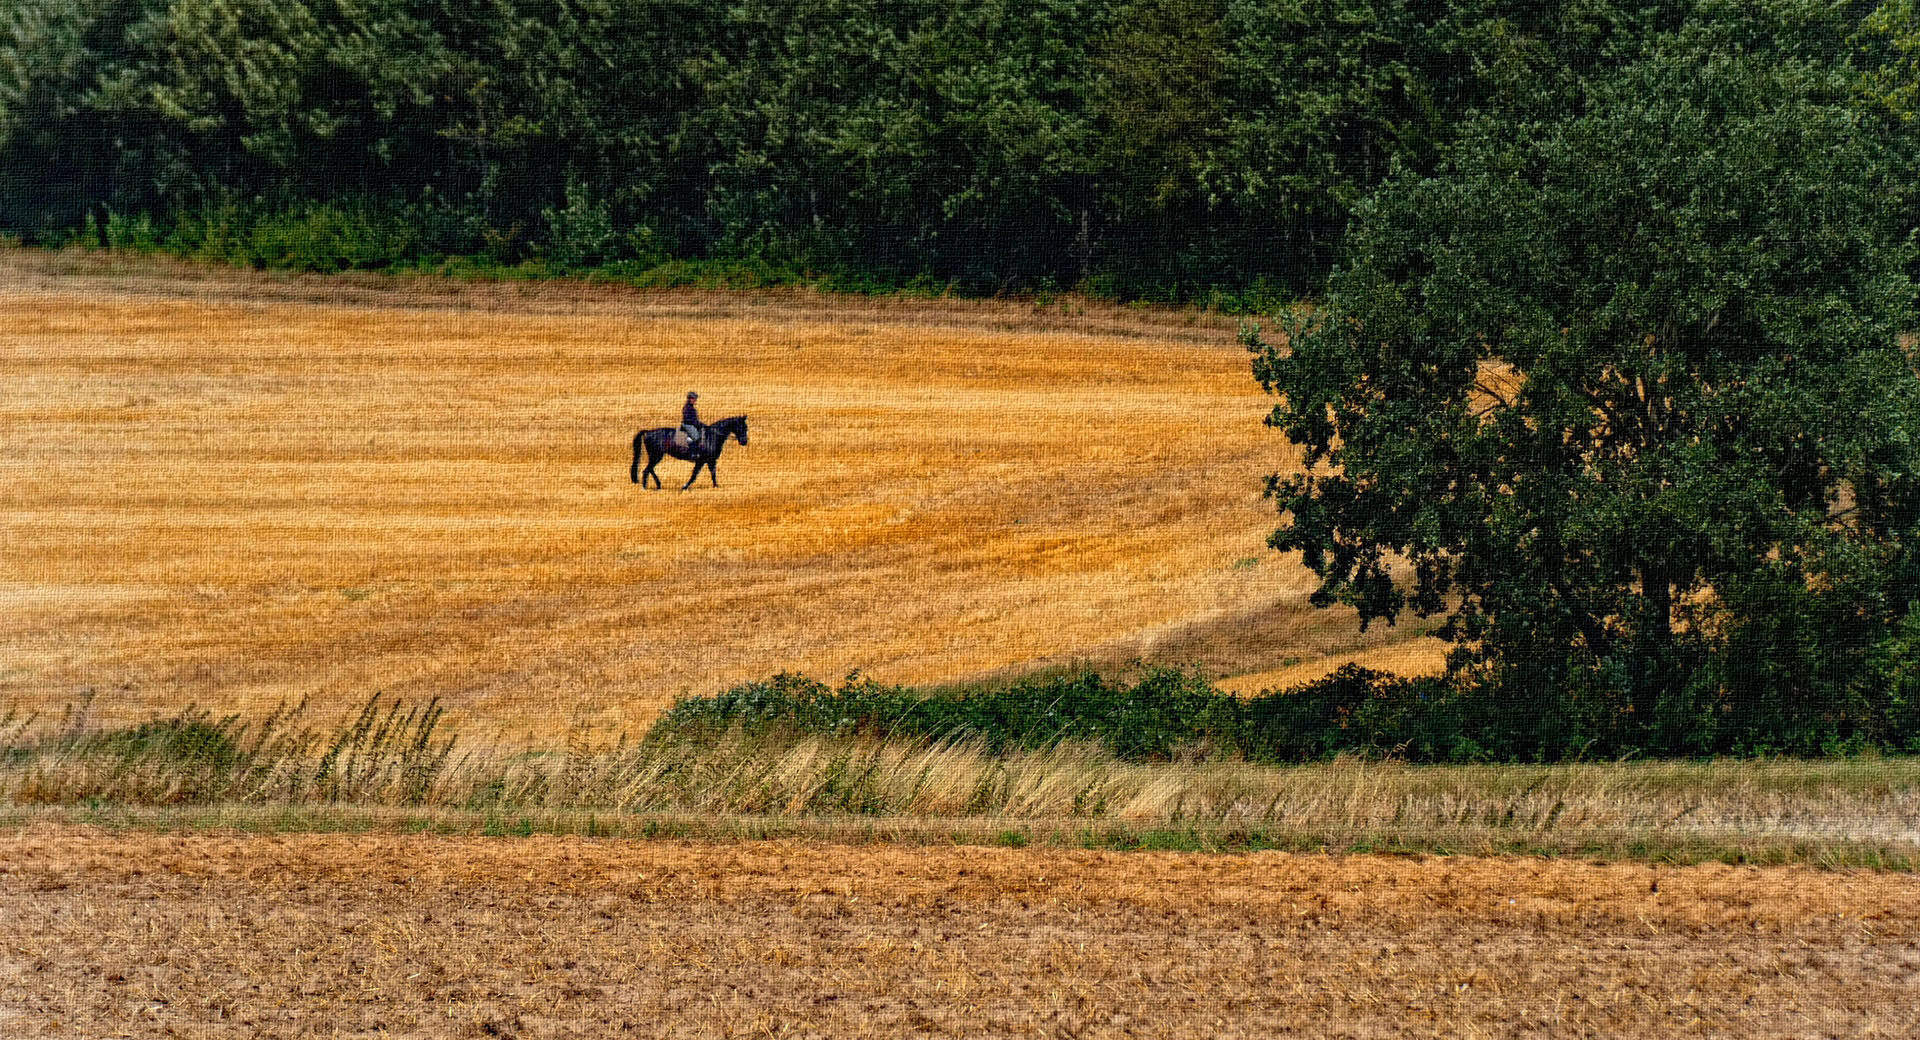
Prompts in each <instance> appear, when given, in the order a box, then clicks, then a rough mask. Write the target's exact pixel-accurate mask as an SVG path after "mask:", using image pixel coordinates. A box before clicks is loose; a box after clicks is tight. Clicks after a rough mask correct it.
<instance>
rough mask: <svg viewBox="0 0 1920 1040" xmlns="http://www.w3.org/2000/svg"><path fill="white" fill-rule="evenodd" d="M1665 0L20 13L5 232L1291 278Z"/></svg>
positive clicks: (617, 3)
mask: <svg viewBox="0 0 1920 1040" xmlns="http://www.w3.org/2000/svg"><path fill="white" fill-rule="evenodd" d="M1675 6H1677V5H1672V4H1660V3H1641V4H1633V3H1621V2H1607V0H1554V2H1551V3H1540V2H1538V0H1451V2H1446V3H1430V2H1423V0H1260V2H1253V0H1044V2H1040V3H1025V4H1017V5H1013V4H1006V3H998V2H989V3H983V4H952V3H945V2H936V0H740V2H738V3H731V4H724V5H722V4H705V3H696V2H692V0H481V2H450V0H271V2H268V0H15V2H13V3H10V4H8V5H6V6H5V10H4V12H0V232H9V233H12V234H15V235H20V236H24V237H27V238H29V239H33V240H37V241H60V240H63V238H67V237H72V236H74V235H77V234H80V233H82V232H83V231H85V230H86V229H92V230H91V232H90V233H91V234H95V235H105V234H107V233H108V232H109V231H111V235H110V236H109V237H110V238H111V239H112V240H113V241H115V242H120V243H142V242H146V243H153V244H160V245H164V246H168V247H170V248H177V249H181V250H183V251H190V252H199V253H202V254H204V255H209V256H223V257H226V258H228V259H233V260H237V261H242V262H260V263H268V264H285V265H290V266H305V267H319V268H330V267H345V266H382V265H388V264H398V263H419V262H423V261H431V260H432V259H433V258H435V257H444V256H450V255H460V256H484V257H487V258H490V259H491V260H493V261H497V262H502V263H519V262H522V261H538V262H544V263H546V264H548V265H549V266H551V267H553V268H555V269H558V270H570V269H578V268H581V267H594V266H604V265H609V264H615V265H617V264H621V263H633V262H641V263H650V262H657V261H659V260H661V259H662V258H666V257H678V258H688V259H716V258H717V259H726V258H733V259H755V260H764V261H769V262H775V263H785V264H791V265H797V266H802V267H811V268H816V269H820V270H826V271H845V272H849V273H852V274H854V275H858V276H871V277H873V278H875V279H878V280H880V281H881V282H883V283H884V282H887V281H892V282H894V283H896V284H897V283H898V282H900V281H902V280H906V279H910V278H914V277H917V276H925V277H929V278H932V279H935V280H937V281H939V282H949V281H951V282H954V283H957V284H958V285H959V287H960V288H962V289H965V290H970V291H997V290H1000V289H1035V288H1046V287H1049V286H1055V287H1061V288H1066V287H1071V286H1074V285H1080V286H1083V287H1087V288H1091V289H1094V290H1096V291H1100V292H1107V293H1118V294H1121V295H1127V296H1137V297H1151V298H1167V299H1170V298H1181V297H1184V298H1194V297H1199V296H1204V295H1206V294H1207V293H1208V292H1210V291H1211V290H1213V289H1216V288H1217V289H1221V290H1225V291H1229V292H1239V291H1242V290H1246V289H1248V288H1250V287H1256V286H1260V285H1268V286H1273V287H1277V291H1278V293H1279V294H1283V295H1291V294H1297V293H1306V292H1311V291H1315V290H1316V289H1317V287H1318V286H1319V284H1320V282H1321V280H1322V279H1323V277H1324V275H1325V274H1326V272H1327V271H1328V269H1329V266H1330V265H1331V263H1332V262H1333V258H1334V257H1335V256H1336V255H1337V254H1338V252H1339V249H1340V246H1341V242H1342V239H1343V234H1344V229H1345V227H1346V225H1347V222H1348V219H1349V217H1350V215H1351V213H1352V211H1353V207H1354V206H1355V205H1356V204H1357V203H1358V202H1359V201H1360V200H1361V199H1363V198H1365V197H1366V195H1367V194H1368V193H1370V192H1371V191H1373V190H1374V189H1375V188H1376V187H1377V186H1378V185H1379V184H1380V183H1381V181H1382V180H1383V179H1384V178H1385V177H1386V175H1387V173H1388V171H1389V170H1390V169H1391V168H1392V167H1393V164H1394V163H1396V162H1397V163H1399V164H1401V165H1402V166H1403V167H1406V168H1408V169H1414V170H1421V171H1429V172H1430V171H1431V170H1432V169H1433V164H1434V163H1435V162H1436V161H1437V160H1438V157H1439V155H1440V154H1441V151H1442V148H1443V146H1444V145H1445V144H1446V143H1447V142H1448V141H1450V140H1451V139H1453V138H1454V137H1455V136H1456V135H1457V134H1459V133H1460V132H1462V130H1463V129H1464V128H1467V127H1470V126H1471V125H1472V119H1473V116H1474V113H1476V112H1479V111H1482V110H1485V109H1487V108H1488V107H1489V106H1500V107H1504V108H1506V109H1511V110H1516V111H1517V110H1520V109H1524V108H1526V107H1527V106H1528V105H1532V106H1534V107H1541V106H1546V107H1551V105H1553V104H1555V103H1557V102H1556V101H1554V100H1553V99H1554V98H1555V97H1557V95H1555V94H1554V93H1553V91H1554V89H1555V88H1556V87H1557V85H1559V84H1560V83H1561V82H1562V81H1563V80H1565V79H1566V78H1567V77H1569V76H1574V75H1578V74H1579V73H1580V72H1581V71H1582V70H1585V69H1589V68H1593V67H1598V66H1601V65H1604V64H1605V63H1606V62H1607V61H1609V60H1610V57H1611V51H1610V48H1615V47H1617V46H1618V44H1617V43H1609V41H1617V40H1620V39H1634V38H1638V37H1639V36H1640V35H1641V34H1642V33H1643V31H1644V30H1645V29H1646V27H1647V26H1650V25H1658V24H1661V23H1662V22H1663V20H1671V16H1670V15H1668V14H1665V13H1663V12H1665V11H1667V10H1668V9H1670V8H1672V7H1675ZM1888 25H1890V26H1892V28H1888V29H1886V30H1885V31H1883V32H1880V33H1879V35H1877V36H1875V37H1874V39H1875V40H1879V41H1881V42H1880V43H1879V44H1877V46H1878V51H1876V53H1880V54H1881V55H1882V56H1883V57H1884V59H1885V60H1884V61H1883V62H1882V66H1883V67H1884V68H1886V69H1889V70H1896V72H1897V69H1898V68H1899V67H1900V65H1899V62H1900V61H1902V60H1905V59H1904V57H1903V56H1904V55H1907V54H1910V53H1911V52H1910V50H1903V49H1902V47H1901V45H1900V44H1899V41H1901V40H1903V39H1904V37H1901V36H1900V35H1899V23H1898V22H1897V20H1892V21H1888ZM1890 74H1894V73H1890ZM1882 92H1883V93H1885V94H1887V95H1888V96H1894V95H1896V94H1897V91H1893V90H1891V89H1889V90H1883V91H1882ZM103 224H111V227H110V228H109V227H104V226H102V225H103Z"/></svg>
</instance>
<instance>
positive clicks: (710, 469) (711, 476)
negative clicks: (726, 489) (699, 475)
mask: <svg viewBox="0 0 1920 1040" xmlns="http://www.w3.org/2000/svg"><path fill="white" fill-rule="evenodd" d="M719 461H720V460H719V459H708V460H707V479H708V480H711V481H713V486H714V487H719V486H720V471H719V470H717V469H715V468H714V466H715V464H716V463H718V462H719Z"/></svg>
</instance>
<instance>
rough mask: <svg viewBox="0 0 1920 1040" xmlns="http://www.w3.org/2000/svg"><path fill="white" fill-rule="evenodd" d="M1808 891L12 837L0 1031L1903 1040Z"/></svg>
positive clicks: (1382, 874) (1896, 954) (515, 847)
mask: <svg viewBox="0 0 1920 1040" xmlns="http://www.w3.org/2000/svg"><path fill="white" fill-rule="evenodd" d="M1916 1031H1920V883H1916V881H1915V880H1914V878H1912V877H1911V876H1907V875H1899V874H1879V873H1868V872H1819V871H1814V870H1810V869H1801V868H1768V869H1757V868H1735V867H1726V866H1696V867H1671V866H1659V865H1621V864H1614V865H1591V864H1586V863H1580V862H1569V861H1563V860H1533V859H1511V860H1481V859H1471V858H1451V857H1433V858H1375V857H1366V856H1352V857H1327V856H1313V855H1305V856H1303V855H1287V854H1280V853H1255V854H1248V855H1241V856H1208V855H1188V854H1173V853H1103V852H1081V851H1063V850H1058V849H1037V848H1036V849H1006V848H984V847H946V848H942V847H934V848H911V849H901V848H892V847H887V846H865V847H850V846H837V845H828V844H811V843H793V842H765V843H754V842H749V843H737V844H703V843H683V842H666V841H661V842H631V841H614V840H605V839H601V840H591V839H582V838H558V837H534V838H527V839H511V838H508V839H486V838H438V837H402V836H392V835H384V836H364V835H363V836H350V835H284V834H282V835H271V836H233V835H208V834H198V835H169V834H150V833H116V832H106V831H101V830H97V829H89V828H79V827H71V826H52V825H37V826H34V827H31V828H28V829H25V830H14V831H10V832H5V833H0V1035H7V1036H35V1037H49V1038H58V1037H105V1036H139V1037H150V1036H151V1037H159V1036H184V1037H208V1038H214V1037H490V1036H517V1037H575V1036H578V1037H600V1036H627V1035H631V1036H745V1035H752V1036H784V1037H802V1036H834V1037H862V1036H873V1037H882V1036H885V1037H893V1036H903V1035H928V1036H948V1035H951V1036H976V1037H977V1036H1048V1037H1053V1036H1080V1037H1132V1036H1137V1037H1241V1036H1247V1037H1251V1036H1313V1037H1380V1036H1435V1037H1441V1036H1444V1037H1463V1036H1492V1037H1506V1036H1512V1037H1519V1036H1528V1037H1678V1036H1687V1037H1694V1036H1724V1037H1743V1038H1747V1037H1910V1036H1913V1035H1915V1034H1916Z"/></svg>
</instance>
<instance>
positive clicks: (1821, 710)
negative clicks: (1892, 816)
mask: <svg viewBox="0 0 1920 1040" xmlns="http://www.w3.org/2000/svg"><path fill="white" fill-rule="evenodd" d="M1847 31H1848V25H1847V23H1846V21H1845V19H1844V18H1843V17H1840V15H1839V13H1838V12H1836V10H1835V9H1834V8H1832V7H1830V6H1827V5H1813V4H1802V3H1794V2H1781V3H1773V4H1765V5H1759V6H1746V5H1742V6H1738V7H1735V6H1733V5H1717V4H1702V5H1700V7H1699V12H1698V14H1697V15H1696V16H1694V17H1691V18H1685V19H1680V20H1678V21H1677V22H1676V23H1674V24H1673V25H1672V26H1671V27H1670V28H1667V29H1664V30H1663V31H1661V32H1657V33H1654V34H1652V35H1650V36H1646V37H1640V38H1637V39H1636V40H1635V41H1634V42H1633V43H1632V44H1631V48H1630V49H1629V50H1626V51H1621V52H1618V53H1617V57H1618V58H1619V59H1621V64H1620V65H1619V66H1618V67H1617V68H1596V69H1593V70H1588V71H1585V72H1581V71H1579V70H1570V71H1568V72H1566V74H1565V75H1562V76H1560V77H1558V78H1550V79H1547V80H1539V81H1536V82H1537V83H1538V85H1539V89H1541V90H1545V91H1547V92H1548V94H1549V95H1551V96H1552V97H1554V98H1557V99H1558V104H1557V106H1548V107H1547V108H1545V109H1543V108H1540V107H1539V106H1530V105H1519V106H1518V108H1517V109H1516V110H1512V111H1500V110H1498V107H1497V106H1490V108H1489V110H1488V111H1487V112H1486V113H1484V114H1483V115H1481V116H1479V117H1477V118H1476V119H1474V120H1471V121H1469V122H1468V123H1467V125H1466V126H1465V128H1464V130H1463V132H1462V133H1461V134H1460V136H1459V138H1458V140H1457V141H1456V142H1455V143H1453V144H1452V145H1451V146H1450V147H1449V148H1448V150H1447V152H1446V155H1445V160H1444V162H1443V163H1442V164H1441V166H1440V168H1439V169H1438V170H1437V171H1435V172H1434V173H1433V174H1431V175H1428V174H1423V173H1419V172H1416V171H1412V170H1402V171H1401V172H1400V173H1398V174H1397V175H1395V176H1394V177H1392V178H1391V179H1389V180H1388V181H1387V182H1386V183H1385V184H1384V185H1383V186H1382V187H1381V188H1380V190H1378V191H1377V192H1376V193H1375V194H1374V195H1372V196H1371V197H1370V198H1369V199H1368V200H1367V201H1366V202H1365V203H1364V204H1363V205H1362V206H1361V208H1360V210H1359V219H1358V221H1357V222H1356V224H1355V226H1354V228H1353V231H1352V233H1351V236H1350V239H1349V254H1350V259H1349V261H1348V263H1347V265H1346V266H1345V267H1344V268H1343V269H1342V270H1341V271H1340V272H1339V273H1338V274H1337V275H1336V276H1335V278H1334V279H1333V281H1332V283H1331V294H1330V297H1329V299H1328V300H1327V301H1326V305H1325V307H1324V308H1322V309H1321V310H1319V311H1318V312H1317V313H1315V314H1314V315H1312V317H1311V318H1310V319H1309V320H1305V321H1299V322H1296V323H1295V324H1294V325H1293V326H1292V327H1291V328H1290V329H1289V330H1288V331H1289V339H1288V344H1287V345H1286V346H1285V347H1281V346H1279V345H1277V344H1270V343H1266V342H1264V341H1262V340H1260V339H1259V338H1258V337H1257V336H1256V337H1252V338H1251V340H1250V342H1251V345H1252V346H1253V347H1254V349H1255V351H1256V353H1257V355H1258V357H1257V360H1256V363H1255V367H1256V372H1257V374H1258V376H1259V378H1260V379H1261V380H1262V382H1263V385H1265V386H1266V387H1267V388H1268V389H1270V390H1272V391H1273V392H1275V393H1276V394H1278V395H1280V397H1281V399H1282V400H1281V404H1280V405H1279V406H1278V407H1276V408H1275V409H1274V411H1273V413H1272V416H1271V417H1270V419H1269V422H1270V424H1271V425H1273V426H1276V427H1278V428H1280V429H1282V430H1284V431H1285V433H1286V435H1287V436H1288V438H1289V439H1290V440H1292V441H1293V442H1295V443H1296V444H1298V445H1300V446H1301V447H1302V448H1303V449H1304V453H1305V458H1306V461H1307V463H1308V466H1309V469H1308V471H1307V472H1306V473H1304V474H1301V475H1297V476H1286V477H1275V478H1274V479H1273V480H1272V481H1271V482H1270V485H1269V490H1270V492H1271V494H1272V495H1273V496H1274V497H1275V498H1276V499H1277V500H1278V502H1279V504H1280V508H1281V510H1282V512H1283V515H1284V518H1285V519H1284V526H1282V527H1281V528H1280V529H1279V530H1278V531H1277V532H1275V534H1274V536H1273V539H1272V544H1273V545H1274V547H1275V548H1278V549H1281V550H1283V551H1290V552H1299V553H1300V554H1301V556H1302V558H1303V559H1304V561H1305V562H1306V564H1307V565H1308V566H1309V567H1310V568H1312V569H1314V570H1315V571H1316V572H1317V573H1318V574H1319V575H1320V577H1321V578H1322V585H1321V587H1320V589H1319V590H1318V592H1317V593H1316V594H1315V601H1316V602H1317V603H1320V604H1322V605H1330V604H1334V603H1343V604H1347V605H1350V606H1352V607H1354V608H1356V609H1357V610H1358V612H1359V616H1360V619H1361V623H1362V624H1363V625H1364V624H1366V623H1368V622H1371V621H1380V620H1384V621H1387V622H1388V623H1392V622H1393V621H1394V620H1395V619H1396V618H1397V617H1399V616H1400V615H1401V614H1402V613H1403V612H1412V613H1413V614H1415V615H1416V616H1421V617H1427V616H1442V617H1444V618H1446V624H1445V625H1444V626H1443V627H1442V628H1441V629H1440V634H1441V635H1443V636H1444V637H1447V638H1449V639H1452V640H1454V641H1455V642H1456V643H1457V649H1456V650H1455V652H1454V654H1453V655H1452V659H1451V662H1450V663H1451V666H1452V668H1453V671H1454V673H1455V674H1456V675H1457V676H1458V677H1459V678H1460V679H1461V680H1462V681H1463V682H1465V683H1467V684H1469V685H1471V686H1472V687H1474V688H1475V689H1477V690H1479V691H1480V695H1481V696H1483V697H1484V698H1486V699H1487V700H1488V701H1490V702H1492V703H1498V704H1501V705H1502V706H1503V707H1504V708H1506V710H1508V711H1510V712H1512V713H1513V717H1515V718H1518V719H1531V720H1537V721H1535V722H1533V723H1530V724H1531V725H1534V726H1537V727H1540V732H1539V733H1538V734H1537V735H1536V737H1535V739H1534V741H1533V743H1535V744H1536V745H1539V746H1542V747H1555V746H1558V747H1566V746H1571V745H1573V744H1574V743H1575V742H1577V741H1578V740H1580V739H1592V740H1595V741H1598V742H1599V746H1602V747H1609V746H1611V747H1618V748H1623V749H1627V750H1632V749H1653V748H1658V749H1661V750H1663V751H1671V752H1681V753H1720V752H1731V753H1762V752H1787V753H1794V754H1812V753H1821V752H1825V751H1829V750H1835V751H1838V750H1846V749H1849V748H1853V747H1858V746H1862V745H1865V744H1872V745H1876V746H1902V745H1903V744H1904V742H1906V741H1907V740H1910V739H1911V737H1910V735H1909V733H1910V731H1907V732H1902V731H1900V730H1899V729H1898V728H1897V727H1896V724H1894V723H1893V721H1892V720H1893V719H1894V717H1895V714H1896V712H1897V711H1905V710H1906V709H1905V708H1904V707H1901V708H1896V705H1895V698H1896V697H1897V696H1899V694H1898V693H1897V692H1896V691H1897V690H1898V689H1899V687H1898V685H1897V683H1890V682H1889V681H1888V679H1887V678H1886V671H1885V668H1886V667H1887V666H1886V665H1881V666H1875V665H1874V664H1873V663H1872V662H1874V661H1876V660H1878V661H1882V662H1891V661H1895V660H1898V659H1900V657H1901V656H1902V655H1903V654H1905V653H1909V652H1910V650H1911V644H1910V643H1903V642H1901V640H1900V639H1899V638H1898V637H1897V636H1896V633H1897V632H1899V631H1902V628H1901V626H1902V625H1903V624H1904V623H1905V619H1906V618H1908V617H1909V616H1910V614H1911V612H1912V610H1913V606H1914V603H1913V589H1914V588H1916V587H1920V586H1916V584H1915V581H1916V578H1920V569H1916V568H1917V567H1920V372H1917V371H1916V364H1915V360H1914V357H1913V355H1912V353H1911V350H1910V348H1908V347H1903V346H1902V341H1901V337H1902V334H1903V333H1906V332H1910V331H1911V330H1912V329H1913V328H1914V323H1915V314H1914V309H1913V303H1914V296H1915V287H1914V284H1913V282H1912V280H1911V278H1910V277H1909V276H1908V270H1909V265H1910V264H1911V263H1912V262H1913V259H1914V258H1913V253H1912V249H1911V237H1910V234H1909V230H1908V229H1909V226H1910V225H1909V222H1908V221H1907V219H1906V215H1907V213H1908V212H1909V210H1908V208H1907V207H1908V204H1909V199H1910V198H1911V187H1910V185H1911V177H1910V175H1909V166H1908V162H1907V153H1906V151H1905V150H1904V149H1903V148H1902V147H1901V146H1899V143H1898V142H1899V141H1900V131H1899V130H1898V129H1897V128H1896V127H1894V126H1892V125H1891V124H1890V123H1889V122H1888V121H1887V119H1886V118H1885V116H1884V115H1883V114H1881V113H1878V112H1876V111H1874V110H1872V109H1870V108H1868V107H1865V106H1862V105H1861V104H1859V103H1858V94H1857V92H1858V84H1859V80H1858V79H1857V77H1856V76H1855V75H1854V74H1853V72H1852V71H1851V70H1850V68H1849V66H1848V61H1849V60H1850V58H1849V55H1850V53H1851V51H1850V49H1849V45H1848V43H1847ZM1522 100H1524V99H1522ZM1550 109H1557V110H1556V111H1549V110H1550ZM1543 113H1546V114H1543ZM1401 561H1404V563H1405V565H1406V566H1407V574H1406V576H1405V577H1402V576H1401V574H1400V571H1399V568H1400V567H1401V566H1402V563H1401ZM1891 667H1893V668H1894V670H1895V671H1899V670H1900V669H1901V668H1904V667H1906V666H1905V665H1892V666H1891ZM1902 674H1904V673H1902ZM1513 736H1515V737H1520V736H1521V734H1519V733H1515V734H1513Z"/></svg>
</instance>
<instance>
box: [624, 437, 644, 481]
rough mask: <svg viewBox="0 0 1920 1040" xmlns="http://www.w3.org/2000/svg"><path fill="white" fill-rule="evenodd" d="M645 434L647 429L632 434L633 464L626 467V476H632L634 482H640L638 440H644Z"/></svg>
mask: <svg viewBox="0 0 1920 1040" xmlns="http://www.w3.org/2000/svg"><path fill="white" fill-rule="evenodd" d="M646 436H647V431H645V430H641V431H640V432H639V433H636V434H634V435H633V465H632V466H630V467H628V468H627V476H629V477H631V478H633V482H634V483H635V484H638V483H640V442H641V441H642V440H644V439H645V438H646Z"/></svg>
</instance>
